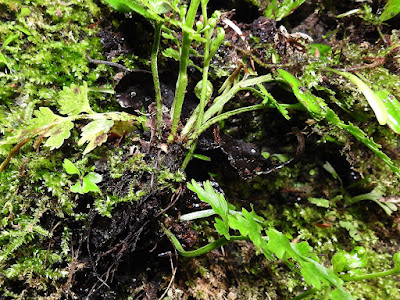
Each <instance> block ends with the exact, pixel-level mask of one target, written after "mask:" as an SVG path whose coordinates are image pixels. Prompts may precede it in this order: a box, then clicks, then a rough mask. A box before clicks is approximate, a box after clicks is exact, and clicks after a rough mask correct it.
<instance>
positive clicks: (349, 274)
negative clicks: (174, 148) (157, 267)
mask: <svg viewBox="0 0 400 300" xmlns="http://www.w3.org/2000/svg"><path fill="white" fill-rule="evenodd" d="M202 185H203V187H202V186H201V185H199V184H198V183H197V182H196V181H194V180H192V181H191V183H188V188H189V189H190V190H192V191H193V192H195V193H196V194H197V196H198V197H199V199H200V200H201V201H203V202H205V203H208V204H209V205H210V206H211V209H209V210H204V211H199V212H195V213H189V214H186V215H183V216H181V218H180V220H181V221H192V220H195V219H200V218H205V217H209V216H212V215H217V217H215V219H214V222H215V223H214V227H215V229H216V231H217V232H218V234H219V235H221V236H222V237H221V238H219V239H218V240H217V241H215V242H213V243H211V244H208V245H206V246H203V247H201V248H199V249H196V250H189V251H187V250H184V249H183V247H182V245H181V244H180V242H179V240H178V239H177V238H176V237H175V236H174V235H173V234H172V232H171V231H169V230H168V229H167V228H166V227H163V230H164V232H165V233H166V235H167V236H168V237H169V239H170V240H171V242H172V244H173V245H174V247H175V248H176V250H177V252H178V253H179V254H181V255H183V256H187V257H194V256H199V255H203V254H206V253H207V252H209V251H212V250H214V249H217V248H219V247H221V246H223V245H225V244H227V243H230V242H233V241H237V240H248V241H251V242H252V243H253V244H254V246H255V247H256V248H257V249H258V250H259V251H260V252H261V253H262V254H264V256H265V257H266V258H267V259H269V260H275V259H276V258H277V259H279V260H283V261H285V262H286V264H287V265H288V266H289V267H290V268H291V269H292V270H294V271H297V272H300V273H301V275H302V276H303V278H304V280H305V282H306V283H307V284H308V285H311V286H313V288H312V289H310V290H309V291H307V292H305V293H304V294H302V295H299V296H297V297H295V298H294V299H303V298H305V297H307V296H309V295H312V294H314V293H316V292H317V291H323V293H324V294H325V297H326V299H333V300H343V299H348V300H350V299H354V298H353V297H352V296H351V294H350V293H349V292H348V291H347V290H346V289H345V288H344V287H343V285H344V283H345V282H350V281H359V280H366V279H372V278H377V277H381V276H388V275H396V274H400V252H398V253H396V254H395V255H394V256H393V261H394V267H393V268H392V269H391V270H386V271H382V272H377V273H371V274H358V273H357V274H356V275H355V274H354V273H353V271H354V270H356V269H357V268H361V267H365V266H366V264H367V260H366V256H365V249H363V248H357V249H354V250H353V251H352V252H351V253H346V252H345V251H341V252H338V253H336V254H335V255H334V256H333V258H332V268H326V267H324V266H323V265H321V264H320V263H319V259H318V256H317V255H316V254H314V253H313V251H312V248H311V246H310V245H309V244H308V243H307V242H301V243H295V242H290V240H289V239H288V237H287V236H286V235H285V234H284V233H282V232H279V231H278V230H276V229H275V228H273V227H271V226H269V225H268V223H267V222H266V220H265V219H264V218H262V217H260V216H259V215H257V213H256V212H255V211H254V209H252V210H251V211H248V210H246V209H245V208H242V210H241V211H238V210H236V209H235V208H234V207H233V206H232V205H231V204H230V203H228V202H227V201H226V200H225V197H224V196H223V195H222V194H221V193H218V192H215V190H214V189H213V187H212V186H211V183H210V182H209V181H205V182H203V184H202ZM232 232H235V233H236V232H238V233H239V235H237V234H235V235H233V234H232Z"/></svg>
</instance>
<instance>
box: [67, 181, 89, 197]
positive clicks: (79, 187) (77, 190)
mask: <svg viewBox="0 0 400 300" xmlns="http://www.w3.org/2000/svg"><path fill="white" fill-rule="evenodd" d="M70 190H71V192H73V193H78V194H84V193H85V192H84V190H83V187H82V184H81V183H80V181H78V182H77V183H75V184H74V185H73V186H71V187H70Z"/></svg>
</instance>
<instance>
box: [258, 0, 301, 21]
mask: <svg viewBox="0 0 400 300" xmlns="http://www.w3.org/2000/svg"><path fill="white" fill-rule="evenodd" d="M305 1H306V0H283V1H282V0H272V1H269V2H270V3H269V4H268V5H267V9H266V10H265V11H264V16H265V17H267V18H269V19H274V20H276V21H280V20H282V19H283V18H285V17H287V16H288V15H290V14H291V13H292V12H293V11H294V10H295V9H296V8H298V7H299V6H300V5H301V4H303V3H304V2H305Z"/></svg>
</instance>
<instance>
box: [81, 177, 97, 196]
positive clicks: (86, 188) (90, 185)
mask: <svg viewBox="0 0 400 300" xmlns="http://www.w3.org/2000/svg"><path fill="white" fill-rule="evenodd" d="M83 192H84V193H89V192H97V193H101V191H100V189H99V187H98V186H97V185H96V183H94V182H93V181H92V180H90V178H89V177H88V175H86V176H85V177H83Z"/></svg>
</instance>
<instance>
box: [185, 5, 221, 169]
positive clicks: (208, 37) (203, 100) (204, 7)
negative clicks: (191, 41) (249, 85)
mask: <svg viewBox="0 0 400 300" xmlns="http://www.w3.org/2000/svg"><path fill="white" fill-rule="evenodd" d="M207 2H208V1H203V0H202V1H201V9H202V14H203V21H204V25H207V23H208V17H207ZM213 30H214V28H211V29H209V30H207V31H206V32H205V34H204V35H205V38H206V42H205V44H204V63H203V77H202V87H201V94H200V103H199V110H198V115H197V121H196V124H195V128H194V130H195V132H196V131H197V130H198V129H199V128H200V126H201V125H202V124H203V116H204V108H205V107H206V104H207V103H206V102H207V81H208V69H209V67H210V61H211V57H209V56H210V40H211V36H212V32H213ZM189 130H190V129H189ZM196 145H197V141H196V142H194V143H193V144H192V145H191V147H190V149H189V151H188V153H187V154H186V157H185V159H184V161H183V163H182V167H181V169H182V170H184V169H185V168H186V166H187V165H188V163H189V161H190V160H191V159H192V157H193V154H194V150H195V149H196Z"/></svg>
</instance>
